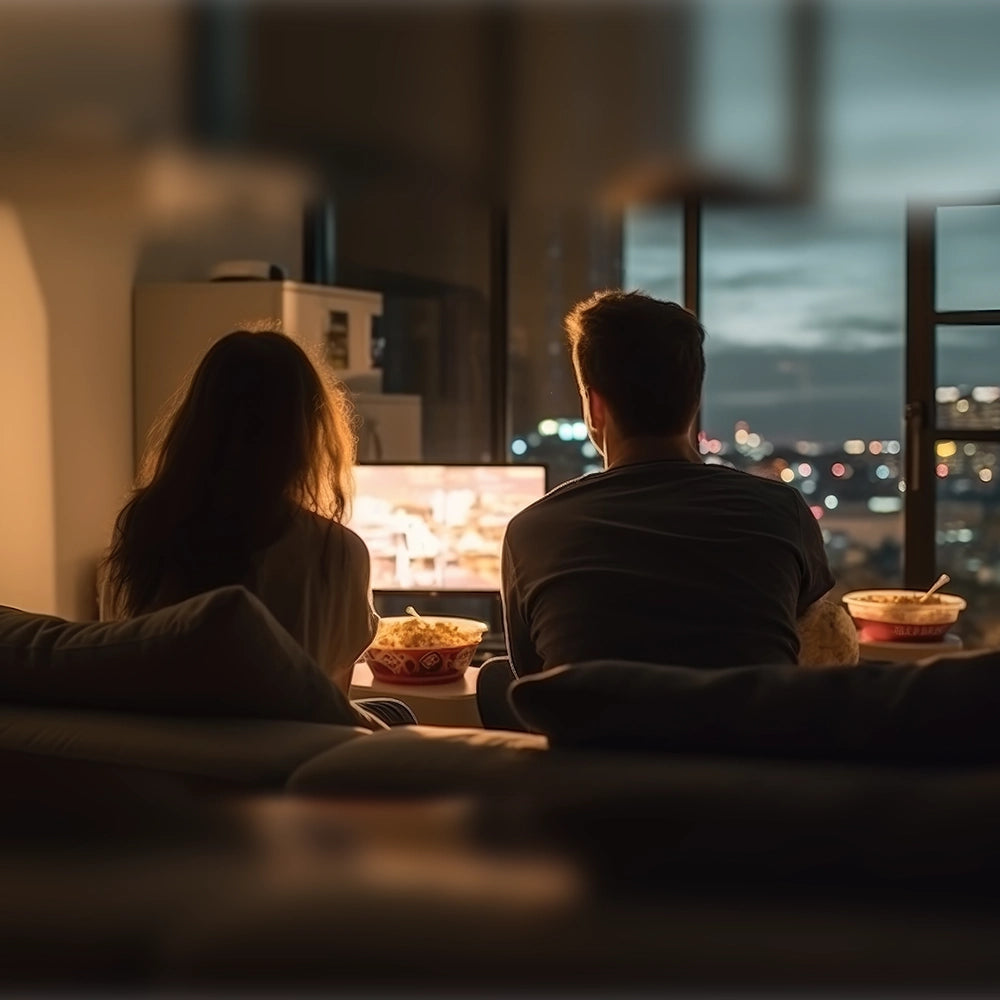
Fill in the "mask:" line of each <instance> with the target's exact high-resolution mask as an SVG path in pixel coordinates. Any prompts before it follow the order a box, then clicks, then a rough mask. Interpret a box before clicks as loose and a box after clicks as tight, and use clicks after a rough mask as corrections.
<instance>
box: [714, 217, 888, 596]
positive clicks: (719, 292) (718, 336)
mask: <svg viewBox="0 0 1000 1000" xmlns="http://www.w3.org/2000/svg"><path fill="white" fill-rule="evenodd" d="M902 229H903V220H902V213H900V212H895V211H890V210H886V211H882V212H880V211H877V210H874V209H872V208H870V207H869V208H866V209H864V210H861V209H858V210H853V211H852V210H847V209H843V208H842V209H839V210H838V211H836V212H834V211H823V210H820V209H787V210H774V209H772V210H745V209H744V210H736V209H726V210H716V209H713V210H709V211H706V213H705V217H704V246H703V277H704V289H703V300H702V301H703V307H702V318H703V320H704V323H705V328H706V333H707V335H708V339H707V341H706V355H707V365H708V373H707V377H706V386H705V398H704V406H703V411H702V427H703V435H704V438H703V440H702V442H701V447H702V451H703V453H705V454H706V460H707V461H724V462H728V463H730V464H732V465H734V466H736V467H737V468H742V469H746V470H748V471H751V472H755V473H758V474H761V475H769V476H774V477H777V478H780V479H782V480H784V481H785V482H788V483H791V484H792V485H794V486H795V487H797V488H798V489H799V490H801V491H802V493H803V495H804V496H805V498H806V499H807V500H808V502H809V504H810V506H811V507H812V508H813V512H814V514H815V515H816V516H817V518H819V519H820V522H821V526H822V527H823V531H824V536H825V538H826V540H827V552H828V555H829V559H830V563H831V566H832V568H833V571H834V574H835V575H836V577H837V585H838V586H837V591H838V593H843V592H844V591H846V590H853V589H858V588H862V587H867V586H890V585H898V584H899V581H900V578H901V551H902V534H903V515H902V506H903V504H902V491H901V483H900V476H901V464H902V449H901V442H900V414H901V410H902V392H903V390H902V370H903V300H904V296H903V262H902V252H901V248H902V246H903V232H902Z"/></svg>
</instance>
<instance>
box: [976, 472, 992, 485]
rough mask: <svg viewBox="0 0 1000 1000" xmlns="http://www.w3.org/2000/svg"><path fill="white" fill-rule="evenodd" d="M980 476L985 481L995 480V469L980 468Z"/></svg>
mask: <svg viewBox="0 0 1000 1000" xmlns="http://www.w3.org/2000/svg"><path fill="white" fill-rule="evenodd" d="M979 478H980V479H981V480H982V481H983V482H984V483H990V482H992V481H993V471H992V470H991V469H980V470H979Z"/></svg>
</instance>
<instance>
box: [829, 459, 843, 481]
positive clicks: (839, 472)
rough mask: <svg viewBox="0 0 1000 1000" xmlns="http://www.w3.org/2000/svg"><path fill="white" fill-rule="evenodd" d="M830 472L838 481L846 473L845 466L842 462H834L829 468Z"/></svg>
mask: <svg viewBox="0 0 1000 1000" xmlns="http://www.w3.org/2000/svg"><path fill="white" fill-rule="evenodd" d="M830 471H831V472H832V473H833V474H834V475H835V476H836V477H837V478H838V479H840V478H841V477H842V476H843V475H844V473H845V472H846V471H847V466H846V465H844V463H843V462H834V463H833V465H831V466H830Z"/></svg>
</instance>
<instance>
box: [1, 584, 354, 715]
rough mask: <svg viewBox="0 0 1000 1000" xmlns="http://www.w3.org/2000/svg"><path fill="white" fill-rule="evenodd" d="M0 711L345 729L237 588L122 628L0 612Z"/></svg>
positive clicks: (333, 693)
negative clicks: (89, 712)
mask: <svg viewBox="0 0 1000 1000" xmlns="http://www.w3.org/2000/svg"><path fill="white" fill-rule="evenodd" d="M0 702H16V703H20V704H29V705H49V706H60V707H64V708H99V709H111V710H115V711H130V712H149V713H154V714H160V715H215V716H220V715H222V716H252V717H257V718H269V719H299V720H303V721H307V722H328V723H334V724H339V725H348V726H354V725H356V724H357V721H358V720H357V716H356V715H355V714H354V712H353V711H352V710H351V707H350V705H349V704H348V702H347V699H346V698H345V697H344V696H343V694H342V693H341V692H340V691H339V690H338V689H337V688H336V687H334V685H333V684H332V683H331V682H330V681H329V679H328V678H327V677H326V676H325V674H323V672H322V671H321V670H320V669H319V667H318V666H317V665H316V663H314V662H313V660H312V659H311V658H310V657H309V655H308V654H307V653H306V652H305V650H303V649H302V648H301V647H300V646H299V645H298V643H296V642H295V640H294V639H293V638H292V637H291V636H290V635H289V634H288V633H287V632H286V631H285V630H284V629H283V628H282V627H281V625H279V624H278V622H277V621H276V620H275V618H274V617H273V616H272V615H271V613H270V612H269V611H268V610H267V608H266V607H265V606H264V605H263V604H262V603H261V602H260V600H258V598H256V597H255V596H254V595H253V594H251V593H250V592H249V591H248V590H247V589H246V588H244V587H239V586H233V587H222V588H220V589H218V590H213V591H209V592H208V593H205V594H199V595H198V596H196V597H192V598H189V599H188V600H186V601H182V602H181V603H179V604H174V605H171V606H170V607H166V608H162V609H161V610H159V611H154V612H152V613H151V614H147V615H140V616H138V617H136V618H131V619H127V620H125V621H113V622H70V621H66V620H64V619H62V618H56V617H53V616H51V615H41V614H33V613H31V612H28V611H19V610H17V609H15V608H7V607H0Z"/></svg>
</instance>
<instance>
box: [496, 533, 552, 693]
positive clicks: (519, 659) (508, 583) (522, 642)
mask: <svg viewBox="0 0 1000 1000" xmlns="http://www.w3.org/2000/svg"><path fill="white" fill-rule="evenodd" d="M500 598H501V601H502V603H503V627H504V637H505V639H506V643H507V654H508V656H510V663H511V666H512V667H513V669H514V673H515V674H517V675H518V676H519V677H521V676H524V675H525V674H534V673H538V672H539V671H540V670H541V669H542V667H543V666H544V664H543V663H542V660H541V658H540V657H539V655H538V654H537V653H536V652H535V646H534V643H533V642H532V641H531V629H530V627H529V625H528V621H527V617H526V615H525V609H524V605H523V603H522V601H521V596H520V592H519V588H518V581H517V563H516V560H515V558H514V553H513V551H512V549H511V545H510V533H509V532H508V533H507V534H505V535H504V540H503V547H502V550H501V556H500Z"/></svg>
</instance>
